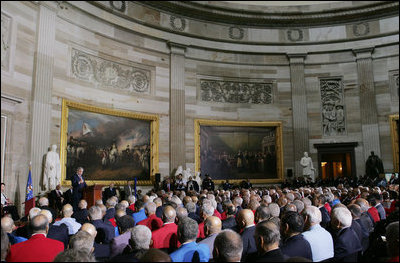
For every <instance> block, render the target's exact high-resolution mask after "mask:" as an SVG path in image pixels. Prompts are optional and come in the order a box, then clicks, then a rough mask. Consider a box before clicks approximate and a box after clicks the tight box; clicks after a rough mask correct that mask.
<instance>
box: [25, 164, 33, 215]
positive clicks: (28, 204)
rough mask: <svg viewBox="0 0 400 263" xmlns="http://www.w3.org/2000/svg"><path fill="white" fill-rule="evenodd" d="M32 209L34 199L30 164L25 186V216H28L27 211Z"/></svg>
mask: <svg viewBox="0 0 400 263" xmlns="http://www.w3.org/2000/svg"><path fill="white" fill-rule="evenodd" d="M33 207H35V198H34V197H33V185H32V172H31V164H29V175H28V183H27V184H26V198H25V216H27V215H28V214H29V210H31V208H33Z"/></svg>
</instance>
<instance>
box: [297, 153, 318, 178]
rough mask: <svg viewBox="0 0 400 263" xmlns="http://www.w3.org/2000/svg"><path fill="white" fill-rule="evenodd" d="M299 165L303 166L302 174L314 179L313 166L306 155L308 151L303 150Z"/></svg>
mask: <svg viewBox="0 0 400 263" xmlns="http://www.w3.org/2000/svg"><path fill="white" fill-rule="evenodd" d="M300 165H301V166H302V167H303V176H304V177H305V178H308V179H310V180H312V181H314V171H315V169H314V166H313V163H312V159H311V157H308V153H307V152H305V153H304V156H303V157H302V158H301V160H300Z"/></svg>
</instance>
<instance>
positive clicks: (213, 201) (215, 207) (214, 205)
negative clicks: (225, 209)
mask: <svg viewBox="0 0 400 263" xmlns="http://www.w3.org/2000/svg"><path fill="white" fill-rule="evenodd" d="M211 205H212V206H213V207H214V210H215V209H217V205H218V204H217V201H215V199H213V200H211Z"/></svg>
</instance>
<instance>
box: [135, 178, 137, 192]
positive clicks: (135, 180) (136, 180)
mask: <svg viewBox="0 0 400 263" xmlns="http://www.w3.org/2000/svg"><path fill="white" fill-rule="evenodd" d="M136 184H137V178H136V177H135V197H137V195H136Z"/></svg>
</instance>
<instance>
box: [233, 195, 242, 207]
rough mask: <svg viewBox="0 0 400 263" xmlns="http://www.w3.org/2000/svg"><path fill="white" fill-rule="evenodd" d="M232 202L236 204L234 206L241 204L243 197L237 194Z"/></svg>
mask: <svg viewBox="0 0 400 263" xmlns="http://www.w3.org/2000/svg"><path fill="white" fill-rule="evenodd" d="M233 202H234V203H235V204H236V206H241V205H242V204H243V199H242V198H241V197H239V196H237V197H235V199H233Z"/></svg>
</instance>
